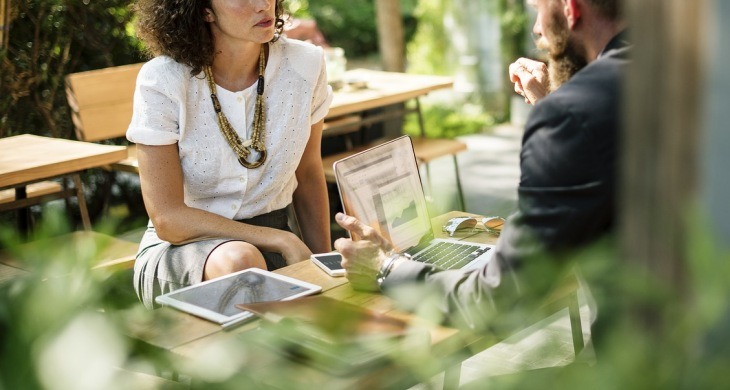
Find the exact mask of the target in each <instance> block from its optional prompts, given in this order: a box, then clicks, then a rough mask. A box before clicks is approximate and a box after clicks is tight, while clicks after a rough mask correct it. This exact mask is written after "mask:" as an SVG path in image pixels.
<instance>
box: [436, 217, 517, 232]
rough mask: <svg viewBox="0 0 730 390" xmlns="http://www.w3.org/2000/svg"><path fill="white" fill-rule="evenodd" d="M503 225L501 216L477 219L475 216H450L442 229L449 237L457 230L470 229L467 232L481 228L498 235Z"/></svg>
mask: <svg viewBox="0 0 730 390" xmlns="http://www.w3.org/2000/svg"><path fill="white" fill-rule="evenodd" d="M503 226H504V218H502V217H484V218H481V219H477V218H476V217H456V218H451V219H449V220H448V221H447V222H446V225H444V226H443V228H442V231H444V232H448V233H449V237H453V236H454V233H456V232H457V231H459V230H466V229H471V231H470V232H469V233H474V232H476V231H477V230H483V231H486V232H487V233H492V234H496V235H499V234H500V233H501V232H502V227H503Z"/></svg>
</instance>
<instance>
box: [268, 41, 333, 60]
mask: <svg viewBox="0 0 730 390" xmlns="http://www.w3.org/2000/svg"><path fill="white" fill-rule="evenodd" d="M275 45H279V47H280V48H281V51H282V53H283V55H284V56H286V57H291V58H319V57H321V56H322V48H321V47H319V46H315V45H313V44H311V43H309V42H304V41H300V40H298V39H289V38H287V37H281V38H280V39H279V40H278V41H277V42H276V43H275Z"/></svg>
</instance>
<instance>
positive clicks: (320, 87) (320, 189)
mask: <svg viewBox="0 0 730 390" xmlns="http://www.w3.org/2000/svg"><path fill="white" fill-rule="evenodd" d="M136 10H137V14H138V18H139V19H138V20H139V21H138V34H139V36H140V38H141V39H142V40H143V42H144V43H145V44H146V45H147V47H148V49H149V50H150V52H151V53H152V54H154V55H155V56H156V57H155V58H154V59H152V60H151V61H149V62H148V63H147V64H145V65H144V67H143V68H142V70H141V71H140V74H139V76H138V79H137V89H136V91H135V96H134V115H133V118H132V122H131V124H130V126H129V130H128V131H127V138H128V139H129V140H130V141H132V142H135V143H137V156H138V159H139V169H140V180H141V186H142V195H143V197H144V201H145V207H146V209H147V212H148V214H149V216H150V225H149V228H148V230H147V232H146V233H145V235H144V237H143V239H142V242H141V244H140V250H139V253H138V254H137V261H136V262H135V272H134V281H135V289H136V291H137V295H138V296H139V297H140V299H141V300H142V301H143V302H144V303H145V305H146V306H147V307H153V300H154V297H155V296H157V295H160V294H164V293H166V292H169V291H172V290H174V289H177V288H180V287H183V286H187V285H191V284H195V283H199V282H201V281H203V280H208V279H212V278H215V277H219V276H222V275H226V274H229V273H232V272H236V271H239V270H243V269H246V268H251V267H257V268H262V269H267V268H268V269H270V270H273V269H276V268H279V267H282V266H284V265H286V264H292V263H296V262H299V261H302V260H305V259H307V258H309V256H310V254H311V253H312V252H328V251H330V250H331V247H330V235H329V218H328V210H329V205H328V200H327V189H326V186H325V181H324V173H323V171H322V165H321V156H320V142H321V137H322V123H323V120H324V117H325V115H326V114H327V111H328V109H329V104H330V102H331V100H332V90H331V88H329V86H328V85H327V79H326V73H325V65H324V56H323V53H322V50H321V49H320V48H317V47H315V46H312V45H310V44H307V43H303V42H300V41H295V40H287V39H285V38H281V39H278V38H279V34H280V33H281V30H282V26H283V24H284V23H283V20H282V19H281V17H282V0H191V1H183V2H180V1H177V0H139V1H138V3H137V7H136ZM292 202H293V203H294V208H295V210H296V212H297V217H298V218H297V219H298V220H299V221H300V222H301V223H302V227H303V228H302V235H303V239H304V242H302V241H301V240H300V239H299V238H298V237H297V236H296V235H294V234H293V233H291V231H289V229H288V227H287V217H286V212H285V208H286V207H287V205H289V204H290V203H292Z"/></svg>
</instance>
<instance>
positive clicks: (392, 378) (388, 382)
mask: <svg viewBox="0 0 730 390" xmlns="http://www.w3.org/2000/svg"><path fill="white" fill-rule="evenodd" d="M464 215H471V214H467V213H463V212H451V213H447V214H444V215H441V216H439V217H436V218H434V219H433V220H432V224H433V227H434V232H436V233H437V237H444V236H445V233H442V232H441V227H442V226H443V225H444V222H445V221H446V220H448V219H449V218H452V217H455V216H464ZM453 238H456V239H468V240H469V241H474V242H482V243H495V242H496V239H497V237H495V236H494V235H491V234H489V233H486V232H483V231H482V232H479V233H465V232H457V235H456V236H455V237H453ZM276 272H277V273H280V274H283V275H287V276H292V277H295V278H297V279H300V280H304V281H307V282H310V283H314V284H317V285H319V286H322V291H323V292H322V294H323V295H325V296H329V297H332V298H335V299H339V300H343V301H346V302H350V303H355V304H357V305H360V306H365V307H367V308H369V309H371V310H375V311H378V312H387V313H389V314H391V315H394V316H397V317H400V318H407V319H411V320H414V321H417V320H418V318H417V317H416V316H414V315H412V314H409V313H405V312H400V311H398V310H396V308H395V307H394V303H393V301H391V300H390V299H389V298H387V297H386V296H384V295H381V294H373V293H364V292H358V291H355V290H353V288H352V287H351V286H350V284H349V283H348V282H347V279H346V278H333V277H330V276H328V275H327V274H325V273H324V272H323V271H321V270H320V269H319V268H317V267H316V266H315V265H313V264H312V263H311V262H310V261H303V262H300V263H297V264H294V265H291V266H288V267H285V268H282V269H280V270H278V271H276ZM259 326H260V322H259V320H253V321H251V322H249V323H246V324H244V325H241V326H240V327H238V328H235V329H233V330H231V331H223V330H222V329H221V327H220V326H219V325H217V324H215V323H212V322H209V321H206V320H203V319H200V318H197V317H194V316H192V315H188V314H186V313H183V312H180V311H177V310H174V309H171V308H167V307H163V308H160V309H157V310H154V311H152V312H150V317H149V318H147V319H146V320H143V321H136V322H133V323H132V326H131V328H130V334H131V336H132V337H133V338H134V339H136V340H142V341H143V342H145V343H147V344H149V345H151V346H154V347H157V348H159V349H162V350H163V351H167V352H171V353H173V355H174V356H176V357H178V358H180V357H182V358H183V359H185V360H188V359H189V360H190V361H195V360H196V359H199V358H200V357H201V356H204V355H205V354H207V353H210V352H211V351H212V350H214V349H215V348H222V346H226V345H228V346H232V345H236V343H241V337H242V336H245V334H246V333H247V332H252V331H255V330H257V328H258V327H259ZM428 333H429V334H428V336H429V338H430V343H429V344H427V345H425V346H424V345H422V346H421V347H423V348H426V349H425V350H422V351H418V353H427V354H432V356H437V357H438V358H439V359H440V360H441V361H448V359H449V357H455V359H456V360H452V361H456V362H459V363H460V361H461V360H463V359H464V358H466V357H468V355H464V349H465V348H467V347H468V346H469V345H472V344H474V343H476V342H479V341H480V340H484V338H485V337H490V336H489V335H479V336H477V335H475V334H472V333H470V332H467V331H460V330H457V329H453V328H448V327H443V326H437V325H429V327H428ZM280 362H281V360H276V359H273V360H269V357H266V354H261V355H257V356H256V359H255V361H254V362H252V363H251V364H255V371H254V372H255V375H257V378H258V375H261V378H266V375H274V376H276V375H277V374H276V372H277V369H280V368H279V366H278V364H277V363H280ZM288 362H289V363H291V362H290V361H288ZM291 364H294V363H291ZM246 367H247V368H249V367H250V368H252V369H253V367H251V366H250V365H247V366H246ZM292 367H294V368H291V367H290V366H289V365H287V369H290V368H291V369H294V370H297V372H296V374H294V373H292V372H286V375H287V376H289V375H293V376H289V378H296V379H295V380H296V381H297V383H300V384H302V385H303V384H306V385H307V386H309V387H316V386H318V385H322V386H324V388H351V387H355V388H384V387H394V386H395V387H401V386H403V385H405V386H412V385H414V384H416V383H417V382H418V381H419V379H415V378H414V377H412V376H410V375H407V374H405V373H407V372H408V370H403V369H402V367H394V366H386V367H382V368H380V369H378V370H377V371H375V372H367V373H360V374H355V375H350V376H346V377H336V376H335V377H333V376H332V375H329V374H327V373H325V372H323V371H321V370H317V369H314V368H312V367H308V366H306V365H304V364H299V365H294V366H292ZM459 367H460V366H456V367H455V368H457V369H458V368H459ZM444 368H445V367H433V368H432V370H434V372H430V373H429V375H435V374H437V373H438V372H439V371H443V369H444ZM456 374H457V375H456V380H457V382H456V383H458V371H457V372H456ZM420 380H424V379H423V378H421V379H420ZM300 381H301V382H300Z"/></svg>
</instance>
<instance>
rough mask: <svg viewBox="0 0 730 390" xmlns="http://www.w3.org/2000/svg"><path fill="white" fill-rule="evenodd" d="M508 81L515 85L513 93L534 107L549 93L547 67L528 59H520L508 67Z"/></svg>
mask: <svg viewBox="0 0 730 390" xmlns="http://www.w3.org/2000/svg"><path fill="white" fill-rule="evenodd" d="M509 79H510V81H511V82H513V83H514V84H515V92H517V93H518V94H520V95H522V96H523V97H524V98H525V102H526V103H530V104H532V105H535V103H537V101H538V100H540V99H542V98H544V97H545V96H546V95H547V94H548V93H549V92H550V78H549V77H548V68H547V66H546V65H545V64H544V63H542V62H538V61H533V60H531V59H528V58H520V59H518V60H517V61H515V62H513V63H512V64H510V66H509Z"/></svg>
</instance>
